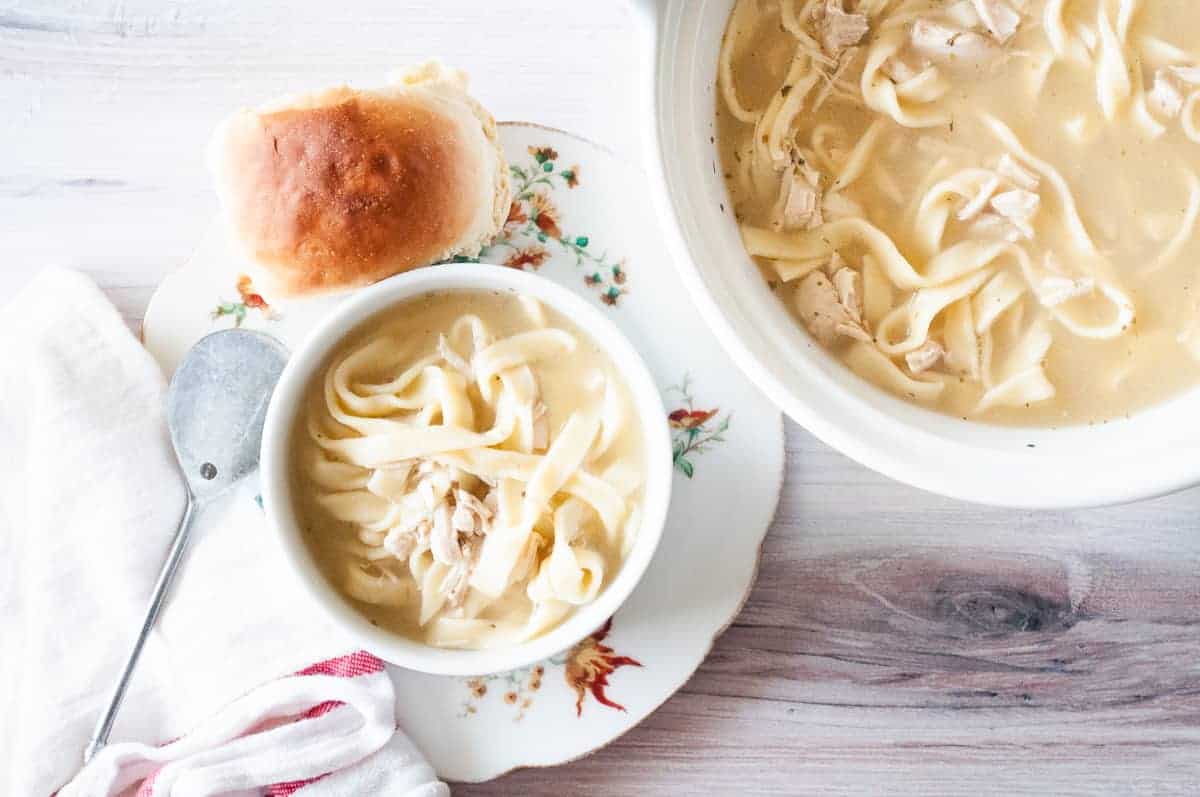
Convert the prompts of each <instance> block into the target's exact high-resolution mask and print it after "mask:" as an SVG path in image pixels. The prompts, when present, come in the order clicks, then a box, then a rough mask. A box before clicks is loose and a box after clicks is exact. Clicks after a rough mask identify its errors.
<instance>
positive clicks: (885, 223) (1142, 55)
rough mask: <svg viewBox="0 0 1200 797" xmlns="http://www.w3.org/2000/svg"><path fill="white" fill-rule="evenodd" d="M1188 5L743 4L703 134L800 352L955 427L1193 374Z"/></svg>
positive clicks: (1047, 416) (1051, 0)
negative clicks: (712, 132)
mask: <svg viewBox="0 0 1200 797" xmlns="http://www.w3.org/2000/svg"><path fill="white" fill-rule="evenodd" d="M1197 42H1200V4H1196V3H1192V2H1186V3H1185V2H1178V3H1164V2H1138V0H782V2H768V1H767V0H738V2H737V3H736V5H735V7H734V10H733V13H732V15H731V17H730V20H729V23H728V27H727V30H726V34H725V38H724V40H723V43H722V47H721V53H720V61H719V74H718V80H717V83H718V88H719V95H720V99H719V102H718V120H717V122H718V130H719V137H720V140H719V144H720V149H721V155H722V162H723V167H724V171H725V177H726V182H727V184H728V187H729V191H730V194H731V197H732V200H733V205H734V210H735V213H736V215H737V218H738V220H739V222H740V224H741V229H742V236H743V239H744V242H745V245H746V247H747V250H748V251H749V253H750V254H751V255H752V256H754V258H755V259H756V261H757V262H758V263H759V265H760V266H761V268H762V270H763V272H764V274H765V276H766V278H767V279H768V280H769V281H770V283H771V285H772V286H773V287H774V289H775V290H776V291H777V293H778V294H779V296H780V297H781V298H782V299H783V301H784V302H785V303H786V304H787V306H788V307H789V309H790V310H791V312H792V313H794V314H795V316H796V317H797V318H798V319H799V320H800V321H801V322H802V323H803V324H804V326H805V327H806V328H807V329H808V331H809V332H810V333H811V335H812V337H813V338H814V339H815V340H816V341H817V342H818V343H819V344H821V345H822V346H825V347H827V348H828V349H829V350H830V351H831V352H833V353H835V355H836V356H837V357H839V358H841V359H842V360H843V361H844V362H845V363H846V364H847V365H848V366H849V367H850V368H852V369H853V370H854V371H856V372H857V373H859V374H860V375H862V376H864V377H865V378H867V379H869V380H871V381H872V382H874V383H876V384H878V385H880V386H881V387H883V388H885V389H887V390H890V391H892V392H893V393H895V394H897V395H900V396H902V397H905V398H907V399H910V400H912V401H915V402H919V403H922V404H924V405H927V406H930V407H933V408H937V409H940V410H942V411H945V412H948V413H953V414H954V415H958V416H961V417H964V418H975V419H981V420H987V421H992V422H1003V423H1018V424H1043V425H1060V424H1072V423H1086V422H1094V421H1099V420H1107V419H1109V418H1112V417H1114V416H1118V415H1123V414H1127V413H1129V412H1131V411H1133V410H1135V409H1137V408H1140V407H1143V406H1145V405H1147V404H1149V403H1152V402H1155V401H1160V400H1163V399H1165V398H1167V397H1169V396H1171V395H1172V394H1175V393H1178V392H1180V391H1182V390H1183V389H1185V388H1187V387H1189V386H1192V385H1194V384H1195V383H1196V382H1197V381H1198V379H1200V365H1198V362H1197V360H1198V359H1200V305H1198V304H1197V300H1198V299H1200V296H1198V294H1200V285H1197V283H1196V276H1197V272H1198V270H1200V242H1198V241H1197V238H1196V225H1197V220H1198V217H1200V176H1198V171H1200V46H1197V44H1196V43H1197Z"/></svg>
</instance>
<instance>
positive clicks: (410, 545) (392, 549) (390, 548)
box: [383, 527, 418, 559]
mask: <svg viewBox="0 0 1200 797" xmlns="http://www.w3.org/2000/svg"><path fill="white" fill-rule="evenodd" d="M417 544H418V540H417V532H416V529H402V528H400V527H396V528H394V529H391V530H390V531H388V533H387V536H386V537H384V538H383V549H384V550H385V551H387V552H388V553H390V554H391V555H392V556H394V557H396V558H397V559H407V558H408V557H409V556H412V554H413V552H414V551H416V550H417Z"/></svg>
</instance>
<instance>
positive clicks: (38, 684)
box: [0, 268, 449, 797]
mask: <svg viewBox="0 0 1200 797" xmlns="http://www.w3.org/2000/svg"><path fill="white" fill-rule="evenodd" d="M164 391H165V385H164V381H163V377H162V375H161V373H160V372H159V369H158V368H157V366H156V365H155V363H154V362H153V361H152V360H151V358H150V357H149V355H148V354H147V353H146V352H145V350H144V349H143V348H142V347H141V346H140V345H139V344H138V343H137V341H136V340H135V339H134V338H133V336H132V335H131V334H130V333H129V331H128V329H126V327H125V325H124V323H123V322H122V320H121V318H120V317H119V316H118V314H117V313H116V311H115V309H114V308H113V307H112V305H111V304H109V303H108V301H107V300H106V299H105V297H104V296H103V294H101V293H100V291H99V290H98V289H97V288H96V287H95V285H93V284H92V283H91V282H90V281H89V280H88V279H87V278H86V277H84V276H82V275H80V274H78V273H75V272H71V271H66V270H62V269H53V268H51V269H46V270H45V271H44V272H42V273H41V274H40V275H39V276H38V277H37V278H36V279H35V280H34V282H33V283H32V284H31V285H30V286H29V287H28V288H27V289H26V290H25V291H24V292H23V293H22V294H20V295H19V296H17V297H16V298H14V299H13V300H11V301H10V302H9V303H8V306H7V307H6V308H4V309H3V311H2V312H0V651H3V655H0V794H5V795H22V796H23V795H36V796H38V797H40V796H42V795H48V794H51V793H52V792H54V791H55V790H58V789H63V792H62V793H63V795H64V797H66V795H89V797H90V796H91V795H106V794H110V793H112V794H118V793H122V790H125V791H126V792H127V793H133V792H134V791H136V792H137V793H138V794H139V795H140V794H145V795H166V794H170V795H176V796H177V797H183V795H200V794H221V793H238V794H260V793H264V789H267V791H268V792H269V793H270V794H277V795H286V794H292V793H296V794H299V795H304V797H308V795H360V794H389V795H392V794H397V795H412V796H413V797H416V796H417V795H420V797H434V795H445V794H448V793H449V792H448V789H447V788H446V786H445V785H444V784H441V783H439V782H438V781H437V778H436V776H435V775H434V773H433V771H432V769H431V768H430V767H429V766H428V764H426V763H425V761H424V759H422V758H421V756H420V754H419V753H417V752H416V750H415V749H414V748H413V747H412V745H411V743H410V742H409V741H408V740H407V738H405V737H404V736H403V734H402V733H399V732H396V730H395V704H394V692H393V688H392V684H391V681H390V680H388V676H387V674H386V672H385V671H384V670H383V667H382V665H381V664H380V663H379V662H378V660H376V659H374V658H373V657H370V656H369V655H368V654H364V653H361V652H355V651H354V649H353V646H352V645H351V644H350V643H349V642H348V641H347V640H345V639H344V638H342V637H341V636H340V634H339V633H338V632H337V631H336V630H335V629H334V628H333V627H331V626H330V625H328V624H327V623H326V622H325V621H324V620H322V619H319V616H318V614H317V613H316V612H315V611H314V609H313V608H312V607H310V605H309V604H308V603H307V601H306V599H305V598H304V597H303V594H302V593H301V591H300V590H299V588H298V587H297V585H296V584H295V583H294V580H293V576H292V575H291V574H290V573H288V572H287V571H286V570H285V568H284V566H283V563H282V560H281V557H279V556H277V555H276V552H275V551H274V550H273V547H272V542H271V540H270V538H269V535H268V533H267V530H266V529H265V521H264V518H263V517H262V514H261V510H260V508H259V506H258V505H257V503H256V501H255V496H256V487H255V484H253V483H252V482H247V483H245V484H243V485H241V486H240V487H239V488H238V489H237V490H235V491H233V493H231V494H230V495H229V496H227V497H226V498H225V499H223V500H222V501H221V502H219V503H217V504H215V505H212V506H210V507H207V508H206V509H205V510H204V511H203V512H202V514H201V515H200V516H199V517H198V518H197V521H198V526H197V527H196V528H195V529H194V534H193V537H192V542H191V546H190V550H189V554H188V556H187V557H186V558H185V560H184V563H183V568H182V571H181V572H180V574H179V576H178V578H177V580H176V583H175V585H174V587H173V589H172V597H171V599H170V601H169V603H168V605H167V608H166V610H165V611H164V613H163V615H162V616H161V617H160V620H159V624H158V627H157V629H156V630H155V632H154V633H153V635H152V636H151V638H150V639H149V641H148V643H147V646H146V648H145V651H144V652H143V655H142V658H141V661H140V663H139V665H138V668H137V672H136V674H135V676H134V679H133V682H132V684H131V686H130V690H129V692H128V694H127V696H126V699H125V703H124V706H123V708H122V710H121V712H120V715H119V717H118V719H117V723H116V726H115V728H114V730H113V734H112V737H111V739H112V744H111V745H110V747H109V748H106V749H105V750H104V751H103V752H102V753H100V754H99V755H98V756H97V757H96V758H95V759H93V763H92V764H91V765H89V766H88V767H87V768H86V769H85V770H84V771H83V772H82V773H79V775H78V777H75V780H74V781H73V782H71V783H70V785H69V786H67V787H66V788H63V787H64V785H66V784H67V783H68V781H71V780H72V778H73V777H74V776H76V773H77V772H78V770H79V767H80V764H81V761H82V753H83V749H84V747H85V746H86V743H87V740H88V737H89V735H90V733H91V730H92V727H93V725H94V723H95V721H96V718H97V716H98V714H99V712H100V711H101V710H102V707H103V703H104V701H105V698H106V697H107V695H108V693H109V690H110V689H111V687H112V684H113V681H114V679H115V678H116V677H117V674H118V672H119V669H120V667H121V664H122V662H123V660H124V657H125V655H126V654H127V652H128V650H129V647H130V644H131V643H132V640H133V637H134V635H135V634H136V632H137V630H138V627H139V626H140V624H141V618H142V614H143V612H144V611H145V608H146V604H147V600H148V596H149V593H150V590H151V587H152V585H153V583H154V580H155V578H156V576H157V573H158V569H159V567H160V565H161V564H162V561H163V557H164V555H165V551H166V548H167V546H168V544H169V542H170V539H171V536H172V534H173V533H174V531H175V528H176V524H177V523H178V520H179V517H180V514H181V512H182V508H183V496H184V493H183V486H182V483H181V478H180V476H179V474H178V469H177V466H176V464H175V462H174V457H173V454H172V452H171V448H170V443H169V441H168V438H167V435H166V430H165V425H164V420H163V395H164ZM314 663H319V664H317V665H316V666H311V665H314ZM293 673H294V674H295V675H291V674H293ZM172 740H177V741H172ZM152 773H156V774H154V775H153V778H152V780H151V781H150V782H148V783H147V782H143V780H144V779H145V778H146V777H147V776H149V775H151V774H152ZM325 773H332V774H328V775H325ZM319 776H320V777H319ZM313 778H317V779H316V780H313ZM310 781H311V782H310Z"/></svg>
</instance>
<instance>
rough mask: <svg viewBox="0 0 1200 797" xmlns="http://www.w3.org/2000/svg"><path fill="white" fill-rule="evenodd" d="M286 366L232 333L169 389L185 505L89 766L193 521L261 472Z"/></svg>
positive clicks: (279, 350) (280, 357) (259, 341)
mask: <svg viewBox="0 0 1200 797" xmlns="http://www.w3.org/2000/svg"><path fill="white" fill-rule="evenodd" d="M286 362H287V350H286V349H285V348H284V347H283V346H282V344H280V343H279V342H278V341H276V340H275V339H274V338H272V337H269V336H267V335H264V334H262V333H260V332H251V331H249V330H244V329H230V330H225V331H223V332H214V333H213V334H211V335H208V336H207V337H205V338H203V339H201V340H200V341H199V342H198V343H197V344H196V345H195V346H193V347H192V348H191V350H190V351H189V352H188V353H187V355H186V356H185V357H184V358H183V362H182V363H180V365H179V368H178V370H176V371H175V376H174V377H173V378H172V379H171V385H170V387H169V388H168V389H167V427H168V429H170V432H171V443H172V444H173V445H174V447H175V457H176V459H178V460H179V466H180V467H181V468H182V469H183V474H184V477H185V478H186V480H187V506H186V507H185V508H184V511H183V518H182V519H181V520H180V521H179V530H178V531H176V532H175V540H174V542H172V543H171V550H170V552H169V553H168V554H167V561H166V562H165V563H164V564H163V567H162V571H161V572H160V573H159V574H158V582H157V583H156V584H155V585H154V594H153V595H151V597H150V606H149V608H148V609H147V610H146V619H145V621H143V623H142V630H141V631H140V632H139V633H138V637H137V640H136V641H135V642H134V644H133V650H131V651H130V652H129V658H128V660H127V661H126V662H125V668H124V669H123V670H122V671H121V677H120V679H119V680H118V681H117V684H116V686H115V687H114V688H113V692H112V696H111V697H110V698H109V701H108V707H107V708H106V709H105V711H104V714H103V715H101V717H100V721H99V722H98V723H97V724H96V730H95V731H94V732H93V733H92V738H91V741H90V742H88V746H87V750H86V751H85V752H84V754H83V760H84V763H87V762H88V761H90V760H91V759H92V756H94V755H95V754H96V753H97V752H98V751H99V750H100V749H101V748H102V747H104V745H105V744H107V743H108V734H109V732H110V731H111V730H112V725H113V720H115V719H116V716H117V710H118V709H119V708H120V707H121V701H122V699H123V698H124V697H125V690H126V688H127V687H128V686H129V681H130V678H131V677H132V676H133V668H134V666H135V665H136V664H137V660H138V656H139V655H141V652H142V647H143V646H144V645H145V644H146V638H147V637H148V636H149V635H150V630H151V629H152V628H153V627H154V623H155V620H157V618H158V613H159V611H160V610H161V609H162V606H163V602H164V600H165V598H166V595H167V590H168V588H170V586H171V579H172V578H173V577H174V575H175V571H176V569H177V568H178V567H179V560H180V559H181V558H182V556H183V551H184V549H185V548H186V547H187V542H188V530H189V529H190V528H191V521H192V516H193V515H194V514H195V513H196V511H197V510H199V509H201V508H203V507H204V505H205V504H206V503H208V502H209V501H211V500H212V499H214V498H216V497H217V496H219V495H221V493H224V492H225V491H226V490H229V489H230V488H231V487H233V485H235V484H236V483H237V482H238V481H239V480H240V479H241V478H242V477H243V476H245V475H246V474H248V473H250V472H251V471H252V470H254V468H255V467H257V466H258V456H259V448H260V446H261V444H262V431H263V421H264V420H265V419H266V415H267V404H268V403H269V402H270V400H271V393H272V392H274V390H275V383H276V382H278V381H279V374H280V373H281V372H282V371H283V366H284V363H286Z"/></svg>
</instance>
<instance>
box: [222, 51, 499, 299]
mask: <svg viewBox="0 0 1200 797" xmlns="http://www.w3.org/2000/svg"><path fill="white" fill-rule="evenodd" d="M212 163H213V170H214V173H215V176H216V179H217V186H218V191H219V192H220V194H221V198H222V205H223V206H224V209H225V213H226V218H227V221H228V223H229V225H230V227H231V230H232V232H233V235H234V237H235V239H237V241H238V242H239V243H240V244H241V246H242V247H243V249H244V250H245V252H246V254H247V255H248V256H249V257H250V258H251V259H252V260H253V261H254V262H255V263H256V264H258V265H259V266H261V267H262V268H263V269H264V270H265V271H266V272H267V273H268V275H269V278H270V282H272V283H273V287H274V289H275V290H276V291H277V292H280V293H283V294H306V293H316V292H322V291H328V290H335V289H339V288H347V287H354V286H359V285H365V284H367V283H370V282H374V281H376V280H379V279H382V278H384V277H387V276H390V275H392V274H395V273H398V272H400V271H404V270H407V269H410V268H413V267H416V266H422V265H427V264H429V263H433V262H436V261H439V260H444V259H447V258H450V257H452V256H454V255H460V254H469V255H474V254H477V253H478V252H479V250H480V248H481V247H482V246H483V245H484V244H485V243H486V242H487V241H488V240H490V239H491V238H492V237H493V236H494V235H495V234H496V232H497V231H498V230H499V229H500V226H501V225H502V224H503V220H504V215H505V213H506V212H507V209H508V204H509V196H508V169H507V166H506V165H505V163H504V160H503V156H502V155H501V154H500V153H499V149H498V146H497V144H496V139H495V122H494V121H493V120H492V118H491V116H490V115H488V114H487V112H486V111H484V110H483V109H482V108H481V107H480V106H479V105H478V104H477V103H475V102H474V101H473V100H471V99H470V97H469V96H467V94H466V92H465V90H464V80H463V78H462V77H461V74H460V73H453V72H449V71H447V70H444V69H442V68H440V67H438V66H426V67H422V68H420V69H419V70H418V71H415V72H411V73H409V74H408V75H406V76H405V77H404V78H402V81H401V82H400V83H398V84H396V85H393V86H390V87H388V88H386V89H381V90H374V91H359V90H354V89H350V88H345V87H342V88H335V89H330V90H327V91H322V92H318V93H315V94H312V95H307V96H305V97H301V98H296V99H293V100H290V101H283V102H281V103H277V104H275V105H274V106H272V107H267V108H264V109H261V110H259V111H244V112H241V113H239V114H237V115H235V116H234V117H232V118H231V119H229V120H228V121H226V122H225V123H224V124H223V125H222V126H221V128H220V129H219V130H218V132H217V135H216V137H215V138H214V141H213V149H212Z"/></svg>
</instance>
